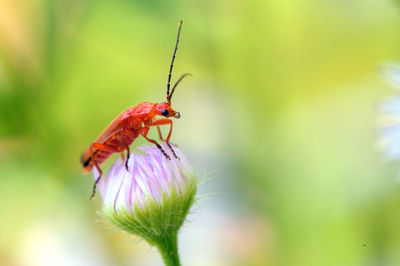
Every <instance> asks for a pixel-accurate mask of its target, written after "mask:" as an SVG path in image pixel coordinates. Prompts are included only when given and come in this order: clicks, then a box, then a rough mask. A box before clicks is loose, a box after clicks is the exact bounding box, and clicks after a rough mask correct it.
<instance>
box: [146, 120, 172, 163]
mask: <svg viewBox="0 0 400 266" xmlns="http://www.w3.org/2000/svg"><path fill="white" fill-rule="evenodd" d="M147 133H149V127H144V128H143V129H142V131H141V132H140V134H141V135H142V136H143V137H144V138H145V139H146V140H147V141H149V142H151V143H153V144H155V145H156V146H157V148H158V149H159V150H160V151H161V152H162V154H164V156H165V158H167V159H168V160H171V157H169V155H168V154H167V153H166V152H165V151H164V149H163V148H162V147H161V145H160V144H158V142H157V141H155V140H154V139H150V138H148V137H147Z"/></svg>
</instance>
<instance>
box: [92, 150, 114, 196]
mask: <svg viewBox="0 0 400 266" xmlns="http://www.w3.org/2000/svg"><path fill="white" fill-rule="evenodd" d="M94 148H95V149H98V150H106V151H113V152H119V150H118V149H117V148H115V147H113V146H109V145H104V144H100V143H92V144H91V145H90V148H89V150H90V154H91V156H92V160H93V165H94V166H95V167H96V169H97V171H99V174H100V175H99V177H97V178H96V180H95V181H94V184H93V191H92V195H90V200H93V198H94V196H95V195H96V187H97V184H98V183H99V182H100V178H101V177H102V176H103V171H101V169H100V166H99V164H98V163H97V161H96V159H95V156H94V151H93V149H94Z"/></svg>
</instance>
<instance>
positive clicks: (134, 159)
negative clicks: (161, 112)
mask: <svg viewBox="0 0 400 266" xmlns="http://www.w3.org/2000/svg"><path fill="white" fill-rule="evenodd" d="M162 146H163V149H164V150H165V151H166V152H168V151H169V153H171V152H170V149H169V147H168V146H167V145H166V144H165V143H164V144H163V145H162ZM139 150H141V151H142V152H143V153H144V154H140V153H136V152H132V154H131V156H130V159H129V162H128V170H129V171H127V170H126V168H125V163H124V161H123V160H122V159H121V158H119V159H118V160H117V161H116V162H115V163H114V165H113V166H112V167H111V169H110V171H109V173H108V176H107V178H106V179H105V180H104V179H102V180H101V181H100V182H99V185H98V190H99V192H100V195H101V198H102V200H103V211H104V213H105V215H106V217H108V218H109V219H110V220H111V221H112V223H114V224H115V225H117V226H119V227H120V228H122V229H123V230H125V231H127V232H129V233H132V234H135V235H138V236H140V237H142V238H144V239H145V240H147V241H148V242H149V243H150V244H151V245H156V246H159V245H160V243H162V242H163V243H165V241H166V240H169V239H174V241H175V242H176V237H177V233H178V230H179V228H180V227H181V225H182V224H183V222H184V220H185V217H186V215H187V213H188V211H189V209H190V207H191V205H192V204H193V202H194V198H195V195H196V189H197V179H196V177H195V175H194V173H193V170H192V168H191V166H190V165H189V164H188V162H187V160H186V159H185V157H184V156H183V154H182V153H181V152H180V151H179V150H178V149H177V148H175V147H174V151H175V153H176V155H177V156H178V157H179V158H180V159H176V158H175V157H174V156H173V155H172V154H171V155H170V157H171V160H168V159H167V158H166V157H165V156H164V155H163V154H162V153H161V152H160V150H159V149H158V148H157V147H156V146H151V147H150V146H144V147H140V148H139ZM94 176H95V178H96V176H98V173H97V172H95V173H94Z"/></svg>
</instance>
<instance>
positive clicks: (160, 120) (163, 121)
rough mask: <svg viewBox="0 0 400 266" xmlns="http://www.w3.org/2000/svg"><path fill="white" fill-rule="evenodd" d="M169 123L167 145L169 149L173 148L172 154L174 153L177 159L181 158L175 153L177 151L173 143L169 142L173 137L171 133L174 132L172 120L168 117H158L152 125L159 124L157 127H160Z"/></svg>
mask: <svg viewBox="0 0 400 266" xmlns="http://www.w3.org/2000/svg"><path fill="white" fill-rule="evenodd" d="M168 124H169V125H170V128H169V132H168V136H167V138H166V140H165V142H166V143H167V145H168V147H169V149H170V150H171V152H172V154H173V155H174V157H175V158H176V159H178V160H180V158H179V157H178V156H177V155H176V154H175V151H174V149H173V148H172V146H171V144H169V139H170V138H171V134H172V120H170V119H167V118H160V119H157V120H155V121H153V122H152V125H153V126H157V127H160V125H168Z"/></svg>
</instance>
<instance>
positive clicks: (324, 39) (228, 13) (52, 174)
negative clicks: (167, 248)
mask: <svg viewBox="0 0 400 266" xmlns="http://www.w3.org/2000/svg"><path fill="white" fill-rule="evenodd" d="M397 4H398V3H396V1H392V0H383V1H382V0H380V1H378V0H367V1H366V0H352V1H344V0H339V1H338V0H336V1H334V0H331V1H318V0H299V1H286V0H282V1H263V0H251V1H227V0H221V1H211V0H206V1H168V2H167V1H160V0H151V1H128V0H116V1H104V0H99V1H89V0H57V1H51V0H47V1H46V0H37V1H19V0H18V1H16V0H0V217H1V218H0V261H1V263H0V264H1V265H12V266H14V265H18V266H25V265H41V266H43V265H161V259H160V258H159V255H158V254H157V252H156V250H155V249H151V248H150V247H149V246H148V245H147V244H146V243H144V242H143V241H140V240H137V239H135V238H134V237H131V236H127V235H126V234H124V233H121V232H119V231H118V230H117V229H116V228H113V227H112V226H110V224H109V223H108V222H107V221H106V220H105V219H104V218H103V216H102V215H101V213H99V210H101V200H100V198H99V197H97V198H96V200H95V201H94V202H90V201H89V195H90V192H91V187H92V183H93V178H92V176H91V175H87V176H84V175H82V174H81V168H80V165H79V162H78V161H79V157H80V154H81V152H82V151H83V150H84V149H85V148H86V147H87V146H88V145H89V144H90V143H91V142H92V141H93V140H94V139H95V137H96V136H97V135H98V134H99V133H100V132H101V131H102V130H103V129H104V128H105V127H106V125H107V124H108V123H109V122H110V121H111V120H112V119H113V118H114V117H115V116H116V115H117V114H119V113H120V112H121V111H122V110H124V109H125V108H126V107H128V106H133V105H137V104H138V103H140V102H142V101H151V102H162V101H164V100H165V87H166V79H167V73H168V68H169V63H170V58H171V55H172V51H173V47H174V42H175V38H176V32H177V23H178V21H179V19H181V18H182V19H184V24H183V29H182V35H181V36H182V38H181V43H180V46H179V50H178V53H177V58H176V63H175V68H174V74H173V77H174V78H175V79H176V78H177V77H179V75H180V74H182V73H185V72H190V73H192V74H193V78H191V79H187V80H185V81H184V82H183V83H182V85H180V87H178V89H177V91H176V93H175V96H174V99H173V107H174V108H175V109H176V110H178V111H180V112H181V114H182V118H181V119H180V120H176V121H175V126H174V132H173V137H172V141H173V142H174V143H177V144H179V146H180V148H181V149H182V150H183V151H184V153H185V154H186V155H187V157H188V158H189V160H190V161H191V162H192V164H193V165H194V167H195V168H196V171H197V174H198V176H199V177H200V178H203V177H209V178H211V180H210V181H209V182H207V183H206V184H204V185H203V186H202V188H201V190H202V194H203V195H206V199H204V200H202V201H200V202H199V203H198V205H197V206H196V207H195V209H194V213H193V214H192V215H191V216H190V223H188V224H187V225H186V226H185V228H183V230H182V231H181V234H180V243H179V245H180V252H181V257H182V262H183V265H195V266H196V265H400V187H399V184H398V183H397V182H396V178H395V177H396V175H397V170H398V168H397V167H396V166H395V165H391V164H387V163H386V162H385V161H384V160H383V159H382V154H381V152H380V151H379V149H377V147H376V142H377V134H376V118H377V116H378V115H379V114H378V110H377V108H376V105H377V104H378V103H379V102H380V101H381V100H382V99H384V98H386V97H388V96H390V95H393V91H391V90H390V87H389V86H388V85H386V84H385V83H384V82H383V81H382V80H381V79H380V78H379V75H378V74H377V71H376V70H377V67H379V66H380V65H381V64H382V63H384V62H386V61H396V60H399V59H400V49H399V48H400V31H399V26H400V6H398V5H397ZM152 134H154V132H153V133H152ZM144 143H145V142H144V141H143V140H142V139H139V140H138V141H137V142H135V143H134V146H136V145H139V144H144ZM111 162H112V160H110V161H109V162H108V163H107V164H105V165H104V167H103V169H105V170H107V169H108V167H109V166H110V164H111Z"/></svg>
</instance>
